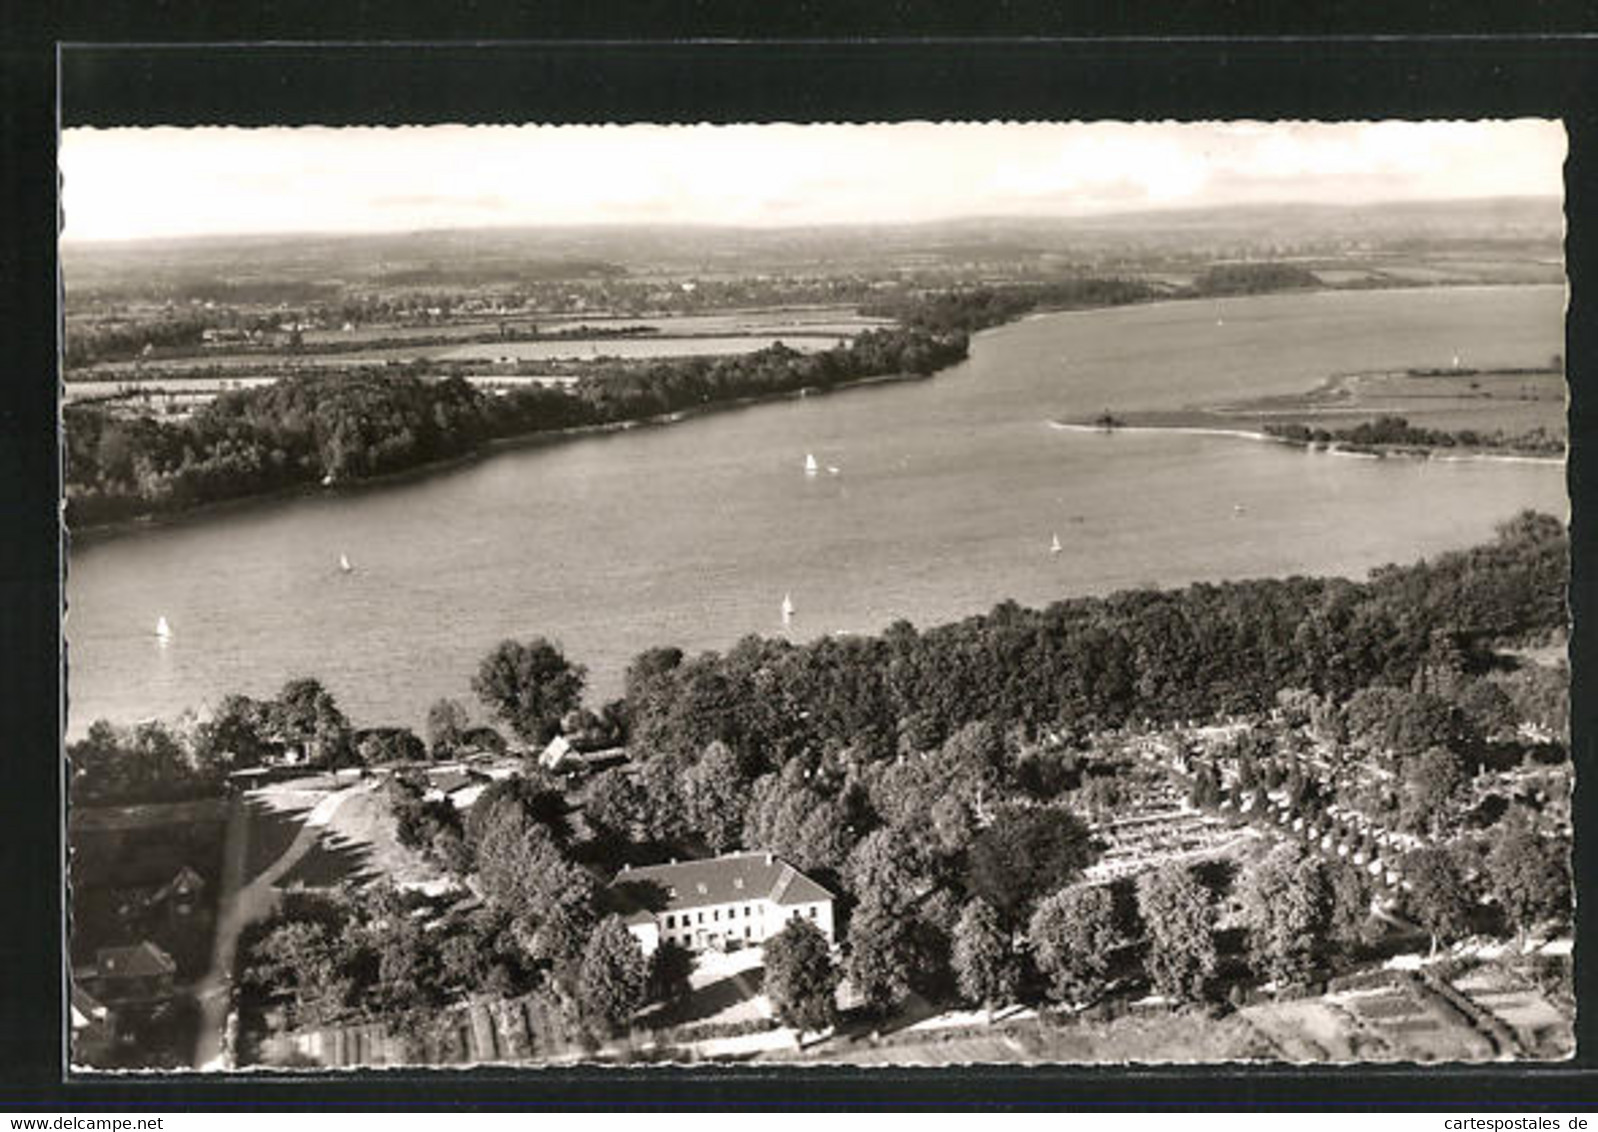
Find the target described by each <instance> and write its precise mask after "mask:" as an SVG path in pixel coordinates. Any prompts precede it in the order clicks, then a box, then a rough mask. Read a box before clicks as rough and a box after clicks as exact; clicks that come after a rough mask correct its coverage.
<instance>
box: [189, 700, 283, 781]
mask: <svg viewBox="0 0 1598 1132" xmlns="http://www.w3.org/2000/svg"><path fill="white" fill-rule="evenodd" d="M267 726H268V721H267V711H266V706H265V705H264V704H260V703H257V702H256V701H255V700H252V699H250V697H248V696H240V695H227V696H223V697H222V702H221V703H219V704H217V706H216V710H215V711H213V712H212V713H211V718H210V719H209V720H207V721H206V722H204V723H202V724H200V726H199V727H197V728H196V729H195V735H194V741H195V742H194V745H195V753H196V754H197V755H201V756H202V757H206V758H210V759H214V760H216V761H217V762H219V763H223V764H227V765H235V766H256V765H258V764H259V763H260V762H261V761H262V760H263V759H264V758H265V757H266V755H267V754H268V753H269V752H270V749H271V748H270V744H269V743H268V742H267V741H266V739H265V737H264V736H263V734H262V732H263V730H264V729H265V728H266V727H267Z"/></svg>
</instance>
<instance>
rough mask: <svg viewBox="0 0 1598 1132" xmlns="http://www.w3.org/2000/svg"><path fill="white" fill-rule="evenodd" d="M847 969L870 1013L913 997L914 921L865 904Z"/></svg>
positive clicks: (853, 930)
mask: <svg viewBox="0 0 1598 1132" xmlns="http://www.w3.org/2000/svg"><path fill="white" fill-rule="evenodd" d="M767 946H768V948H769V946H770V945H769V944H768V945H767ZM844 968H845V970H846V971H847V973H848V976H849V983H850V985H851V986H852V987H853V988H854V990H855V993H856V994H858V995H859V996H860V997H861V999H862V1000H863V1001H864V1002H865V1005H866V1008H867V1009H868V1010H873V1011H878V1012H881V1011H884V1010H887V1009H888V1008H890V1007H892V1006H893V1005H895V1004H896V1003H898V1002H899V1001H900V1000H901V999H903V998H904V997H905V996H906V995H908V994H909V993H910V991H911V988H912V987H913V985H914V981H915V977H916V970H917V948H916V938H915V934H914V932H913V930H912V921H911V920H909V919H908V918H906V917H904V916H901V915H898V914H897V913H895V912H893V911H890V910H889V909H888V908H886V907H884V906H883V905H882V904H881V903H880V902H879V901H876V900H872V899H867V900H866V901H864V902H863V903H862V904H861V905H860V906H859V907H858V908H856V909H855V911H854V915H853V917H851V919H850V921H849V955H848V958H847V959H846V960H845V963H844Z"/></svg>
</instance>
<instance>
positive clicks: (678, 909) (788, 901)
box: [609, 853, 833, 955]
mask: <svg viewBox="0 0 1598 1132" xmlns="http://www.w3.org/2000/svg"><path fill="white" fill-rule="evenodd" d="M609 894H610V897H611V899H612V902H613V903H614V905H615V906H616V907H617V908H618V909H619V911H620V913H621V915H622V918H623V920H624V921H625V922H626V924H627V929H628V930H629V931H631V932H632V933H633V936H634V937H635V938H636V939H637V940H638V942H639V945H640V946H641V947H642V948H643V949H644V953H645V954H646V955H647V954H651V953H653V952H654V950H655V949H656V948H657V947H659V946H660V945H661V943H674V944H676V945H678V946H679V947H682V948H684V949H686V950H688V951H695V952H697V951H705V950H707V949H716V950H726V949H728V948H732V947H744V946H759V945H761V944H763V943H764V942H765V941H766V940H767V939H769V938H771V937H772V936H774V935H776V934H777V933H778V932H780V931H781V930H782V929H783V928H784V927H785V926H786V925H787V924H788V921H790V920H794V919H805V920H809V921H810V922H811V923H812V924H814V925H815V926H816V928H817V930H819V931H820V932H821V934H822V935H823V936H825V937H826V939H827V942H828V943H831V942H832V941H833V919H832V902H833V895H832V893H831V892H828V891H827V890H826V889H825V888H823V887H822V886H821V885H820V884H817V883H816V882H815V881H814V880H812V879H810V878H809V877H807V876H806V875H805V874H804V873H802V872H800V871H799V870H798V869H796V868H794V867H793V866H792V865H790V864H789V863H788V862H786V861H784V860H782V859H781V858H780V857H777V856H775V855H773V854H771V853H729V854H726V855H724V856H721V857H709V858H705V859H703V860H697V861H682V862H675V861H674V862H672V863H670V864H666V865H646V866H643V867H640V868H635V869H623V870H622V871H621V872H620V873H618V874H616V879H615V880H614V881H613V882H612V883H611V887H610V890H609Z"/></svg>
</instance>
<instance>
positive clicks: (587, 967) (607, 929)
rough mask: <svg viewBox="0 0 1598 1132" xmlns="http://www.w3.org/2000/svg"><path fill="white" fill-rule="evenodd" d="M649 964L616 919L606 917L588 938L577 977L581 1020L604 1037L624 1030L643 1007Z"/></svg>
mask: <svg viewBox="0 0 1598 1132" xmlns="http://www.w3.org/2000/svg"><path fill="white" fill-rule="evenodd" d="M648 983H649V961H648V960H647V959H645V958H644V953H643V950H642V948H640V947H639V946H638V941H637V940H636V939H634V938H633V934H632V932H630V931H628V930H627V925H625V924H623V923H622V922H621V919H620V917H617V916H606V917H605V918H604V919H603V920H601V921H600V922H599V926H598V927H597V928H595V929H594V933H593V935H591V936H589V937H588V946H587V947H586V948H584V949H583V961H582V966H581V967H580V968H579V969H578V974H577V1002H578V1009H579V1011H580V1013H581V1015H582V1017H583V1020H584V1021H585V1022H587V1023H588V1024H589V1025H591V1026H593V1027H594V1028H596V1029H597V1030H599V1032H601V1033H602V1034H605V1035H606V1036H614V1035H615V1034H617V1033H620V1032H621V1031H622V1030H623V1029H625V1028H626V1026H627V1023H628V1022H630V1021H631V1020H632V1016H633V1015H634V1014H635V1013H637V1011H638V1008H639V1007H641V1006H642V1005H643V1004H644V992H645V990H646V988H647V987H648Z"/></svg>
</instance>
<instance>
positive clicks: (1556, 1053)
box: [1453, 966, 1575, 1057]
mask: <svg viewBox="0 0 1598 1132" xmlns="http://www.w3.org/2000/svg"><path fill="white" fill-rule="evenodd" d="M1453 984H1454V988H1455V989H1456V990H1458V991H1460V992H1461V993H1463V994H1465V995H1468V996H1469V997H1470V999H1471V1001H1472V1002H1474V1003H1476V1004H1477V1005H1478V1006H1480V1007H1482V1008H1483V1009H1484V1010H1488V1011H1491V1012H1492V1013H1493V1014H1495V1015H1497V1016H1498V1017H1499V1018H1501V1019H1503V1021H1504V1022H1505V1023H1506V1024H1507V1025H1509V1027H1510V1028H1511V1029H1513V1030H1514V1031H1515V1036H1516V1037H1518V1038H1519V1039H1520V1041H1521V1043H1522V1044H1523V1045H1524V1046H1525V1047H1526V1048H1527V1049H1528V1050H1531V1051H1534V1052H1535V1053H1536V1054H1537V1055H1539V1056H1544V1057H1562V1056H1565V1055H1567V1054H1569V1053H1570V1052H1571V1050H1572V1049H1574V1048H1575V1028H1574V1024H1573V1022H1572V1020H1571V1019H1570V1018H1568V1017H1566V1016H1565V1014H1564V1013H1563V1012H1562V1011H1560V1010H1559V1008H1558V1007H1556V1006H1555V1005H1554V1004H1553V1003H1551V1002H1549V1001H1548V1000H1547V999H1546V998H1544V997H1543V995H1542V993H1541V992H1540V991H1538V990H1536V989H1535V988H1533V987H1529V986H1527V985H1525V984H1524V983H1522V982H1521V981H1520V980H1519V979H1518V978H1516V977H1515V976H1514V975H1512V974H1511V973H1510V972H1508V971H1506V970H1504V969H1503V968H1502V967H1497V966H1482V967H1477V968H1475V969H1474V970H1472V971H1470V972H1468V973H1467V974H1464V975H1461V976H1460V977H1459V978H1457V979H1454V980H1453Z"/></svg>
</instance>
